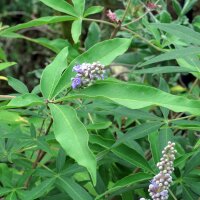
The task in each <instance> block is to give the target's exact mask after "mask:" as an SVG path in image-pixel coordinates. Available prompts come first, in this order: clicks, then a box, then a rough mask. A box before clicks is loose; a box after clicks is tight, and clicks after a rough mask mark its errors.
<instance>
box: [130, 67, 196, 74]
mask: <svg viewBox="0 0 200 200" xmlns="http://www.w3.org/2000/svg"><path fill="white" fill-rule="evenodd" d="M180 72H198V71H196V70H192V69H187V68H184V67H178V66H162V67H150V68H147V69H139V70H135V71H133V74H164V73H180Z"/></svg>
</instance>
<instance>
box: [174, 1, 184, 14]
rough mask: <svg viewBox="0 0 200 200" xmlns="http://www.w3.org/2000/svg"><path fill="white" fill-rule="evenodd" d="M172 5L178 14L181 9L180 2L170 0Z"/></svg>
mask: <svg viewBox="0 0 200 200" xmlns="http://www.w3.org/2000/svg"><path fill="white" fill-rule="evenodd" d="M172 6H173V9H174V11H175V12H176V14H177V15H178V16H179V15H180V14H181V10H182V7H181V5H180V3H179V2H178V1H177V0H172Z"/></svg>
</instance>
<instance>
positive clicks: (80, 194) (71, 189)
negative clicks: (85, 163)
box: [56, 176, 92, 200]
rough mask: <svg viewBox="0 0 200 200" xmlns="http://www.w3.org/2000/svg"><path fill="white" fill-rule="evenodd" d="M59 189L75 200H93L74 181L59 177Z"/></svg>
mask: <svg viewBox="0 0 200 200" xmlns="http://www.w3.org/2000/svg"><path fill="white" fill-rule="evenodd" d="M56 183H57V185H58V187H59V188H61V189H62V190H64V191H65V192H66V193H67V194H68V195H69V196H70V197H71V198H72V199H73V200H92V197H91V196H90V195H89V193H88V192H86V191H85V190H84V189H83V188H82V187H81V186H80V185H79V184H77V183H76V182H75V181H74V180H73V179H71V178H67V177H62V176H60V177H58V179H57V181H56Z"/></svg>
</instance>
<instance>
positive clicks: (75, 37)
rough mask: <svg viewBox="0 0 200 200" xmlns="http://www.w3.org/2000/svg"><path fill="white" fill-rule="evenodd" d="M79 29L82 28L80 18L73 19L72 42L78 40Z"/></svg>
mask: <svg viewBox="0 0 200 200" xmlns="http://www.w3.org/2000/svg"><path fill="white" fill-rule="evenodd" d="M81 29H82V20H81V19H78V20H75V21H74V22H73V23H72V29H71V32H72V38H73V40H74V43H77V42H78V41H79V37H80V35H81Z"/></svg>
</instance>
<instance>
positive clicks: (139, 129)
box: [115, 122, 162, 145]
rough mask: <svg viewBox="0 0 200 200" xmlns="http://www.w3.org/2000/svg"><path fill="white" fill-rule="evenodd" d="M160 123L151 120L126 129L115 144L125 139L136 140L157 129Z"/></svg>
mask: <svg viewBox="0 0 200 200" xmlns="http://www.w3.org/2000/svg"><path fill="white" fill-rule="evenodd" d="M161 125H162V123H159V122H151V123H144V124H141V125H138V126H136V127H134V128H131V129H130V130H128V131H127V133H126V134H124V135H123V136H122V137H120V138H119V139H118V140H117V142H116V143H115V145H119V144H121V143H123V142H126V141H131V140H136V139H139V138H142V137H145V136H147V135H148V134H150V133H152V132H154V131H156V130H158V129H159V127H160V126H161Z"/></svg>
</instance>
